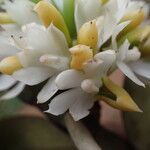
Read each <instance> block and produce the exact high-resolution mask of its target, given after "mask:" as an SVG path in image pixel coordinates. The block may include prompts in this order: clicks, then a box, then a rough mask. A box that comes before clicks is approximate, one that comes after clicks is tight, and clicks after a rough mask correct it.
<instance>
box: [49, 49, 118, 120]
mask: <svg viewBox="0 0 150 150" xmlns="http://www.w3.org/2000/svg"><path fill="white" fill-rule="evenodd" d="M115 58H116V55H115V52H114V51H112V50H108V51H105V52H101V53H98V54H96V55H95V56H94V58H93V59H92V60H89V61H87V62H85V63H84V64H83V72H82V71H77V70H74V69H70V70H66V71H64V72H62V73H60V74H59V75H58V76H57V78H56V81H55V82H56V85H57V87H58V89H60V90H66V89H71V90H69V91H66V92H64V93H62V94H60V95H58V96H56V97H55V98H54V99H53V100H52V102H51V103H50V105H49V110H48V111H47V112H49V113H52V114H54V115H60V114H63V113H64V112H66V111H67V110H69V112H70V113H71V115H72V116H73V118H74V120H76V121H77V120H80V119H82V118H84V117H85V116H87V115H88V114H89V110H90V109H91V108H92V106H93V104H94V102H95V101H96V94H97V93H98V92H99V88H100V87H101V86H102V78H103V77H104V76H106V73H107V71H108V70H109V69H110V67H111V65H112V63H113V62H114V61H115ZM66 81H67V82H66Z"/></svg>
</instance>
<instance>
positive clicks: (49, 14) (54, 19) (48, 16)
mask: <svg viewBox="0 0 150 150" xmlns="http://www.w3.org/2000/svg"><path fill="white" fill-rule="evenodd" d="M34 10H35V12H37V14H38V16H39V17H40V19H41V21H42V22H43V24H44V25H45V26H46V27H49V25H50V24H51V23H53V24H54V25H55V26H56V27H57V28H58V29H60V30H61V31H62V32H63V33H64V35H65V36H66V39H67V41H68V43H69V44H71V37H70V34H69V31H68V28H67V26H66V24H65V21H64V19H63V17H62V15H61V14H60V12H59V11H58V10H57V9H56V8H55V7H54V6H53V5H52V4H51V3H49V2H48V1H40V2H39V3H38V4H36V6H35V8H34Z"/></svg>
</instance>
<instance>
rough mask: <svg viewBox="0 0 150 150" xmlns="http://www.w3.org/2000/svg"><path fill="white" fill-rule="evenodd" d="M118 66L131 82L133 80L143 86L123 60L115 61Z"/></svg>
mask: <svg viewBox="0 0 150 150" xmlns="http://www.w3.org/2000/svg"><path fill="white" fill-rule="evenodd" d="M117 66H118V68H119V69H120V70H121V71H122V72H123V73H124V74H125V75H126V76H127V77H128V78H129V79H131V80H132V81H133V82H135V83H136V84H137V85H140V86H143V87H145V85H144V83H142V82H141V81H140V80H139V79H138V78H137V77H136V76H135V74H134V73H133V72H132V70H131V69H130V68H129V67H128V66H127V65H126V64H125V63H123V62H119V61H118V62H117Z"/></svg>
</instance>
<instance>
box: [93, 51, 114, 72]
mask: <svg viewBox="0 0 150 150" xmlns="http://www.w3.org/2000/svg"><path fill="white" fill-rule="evenodd" d="M94 58H95V59H100V60H102V61H103V64H101V66H100V68H99V70H100V72H101V75H103V74H106V73H107V71H108V70H109V69H110V67H111V66H112V65H113V64H114V62H115V61H116V53H115V51H114V50H106V51H103V52H100V53H98V54H96V55H95V56H94Z"/></svg>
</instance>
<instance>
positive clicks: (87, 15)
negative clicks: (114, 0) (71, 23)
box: [75, 0, 102, 31]
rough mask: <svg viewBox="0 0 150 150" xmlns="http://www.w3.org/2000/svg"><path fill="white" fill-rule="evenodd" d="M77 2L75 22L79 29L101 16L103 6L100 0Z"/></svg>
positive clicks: (80, 0) (78, 0) (81, 0)
mask: <svg viewBox="0 0 150 150" xmlns="http://www.w3.org/2000/svg"><path fill="white" fill-rule="evenodd" d="M75 2H76V3H75V22H76V27H77V31H79V29H80V27H81V26H82V25H83V24H84V23H86V22H88V21H90V20H93V19H95V18H97V17H99V16H100V14H101V10H102V9H101V7H102V6H101V3H100V1H99V0H92V1H91V0H76V1H75ZM85 4H86V5H85Z"/></svg>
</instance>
